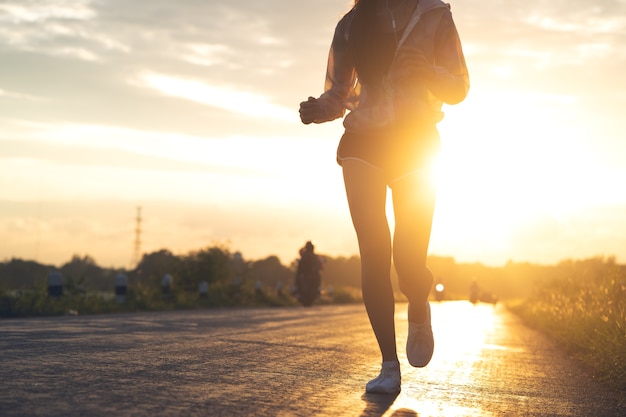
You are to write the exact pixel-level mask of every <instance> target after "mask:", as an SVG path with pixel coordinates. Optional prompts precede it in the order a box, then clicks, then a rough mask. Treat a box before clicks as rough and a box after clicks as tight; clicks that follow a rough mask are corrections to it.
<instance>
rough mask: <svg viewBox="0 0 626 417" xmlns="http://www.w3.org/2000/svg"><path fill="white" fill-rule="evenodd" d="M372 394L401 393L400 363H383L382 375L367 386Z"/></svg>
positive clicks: (367, 390) (367, 389)
mask: <svg viewBox="0 0 626 417" xmlns="http://www.w3.org/2000/svg"><path fill="white" fill-rule="evenodd" d="M365 392H367V393H370V394H397V393H399V392H400V363H399V362H398V361H389V362H383V366H382V369H381V370H380V374H379V375H378V376H377V377H376V378H374V379H372V380H371V381H370V382H368V383H367V385H365Z"/></svg>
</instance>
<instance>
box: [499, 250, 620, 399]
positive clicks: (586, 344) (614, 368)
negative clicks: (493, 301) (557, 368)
mask: <svg viewBox="0 0 626 417" xmlns="http://www.w3.org/2000/svg"><path fill="white" fill-rule="evenodd" d="M555 275H556V276H555V278H554V279H552V280H549V281H546V282H543V283H540V284H538V285H537V286H536V288H535V290H534V292H533V294H532V295H531V297H529V298H528V299H527V300H525V301H523V302H522V303H519V304H516V305H514V306H511V309H512V310H513V311H514V312H515V313H517V314H518V315H519V316H520V317H521V318H522V319H523V320H524V321H525V323H526V324H528V325H529V326H531V327H533V328H536V329H538V330H539V331H541V332H543V333H545V334H547V335H548V336H550V337H551V338H552V339H554V340H555V341H556V342H557V343H558V344H559V345H561V346H562V347H564V348H565V349H566V351H567V352H569V353H570V354H571V355H573V356H574V357H575V358H577V359H579V360H581V361H582V362H583V363H585V364H586V365H587V366H588V367H589V368H590V369H591V370H592V372H593V376H594V377H595V378H597V379H599V380H602V381H604V382H606V383H608V384H609V385H611V386H613V387H615V388H617V389H618V390H619V391H620V392H622V393H626V268H624V267H620V266H618V265H615V264H614V262H612V261H611V260H609V261H603V260H599V259H595V260H588V261H583V262H569V261H568V262H566V263H563V264H560V265H559V266H557V268H556V269H555Z"/></svg>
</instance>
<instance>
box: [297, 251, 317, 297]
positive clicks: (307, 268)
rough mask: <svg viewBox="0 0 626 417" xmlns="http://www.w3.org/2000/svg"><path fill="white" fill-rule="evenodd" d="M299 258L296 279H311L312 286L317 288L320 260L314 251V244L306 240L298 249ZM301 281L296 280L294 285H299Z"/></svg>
mask: <svg viewBox="0 0 626 417" xmlns="http://www.w3.org/2000/svg"><path fill="white" fill-rule="evenodd" d="M299 254H300V260H299V262H298V271H297V274H296V277H297V280H302V279H313V280H314V283H313V287H314V288H319V287H320V285H321V283H322V282H321V281H322V279H321V270H322V262H321V260H320V258H319V256H317V254H316V253H315V246H314V245H313V243H312V242H311V241H308V242H306V244H305V245H304V247H303V248H301V249H300V251H299ZM301 285H302V283H301V282H297V283H296V287H301Z"/></svg>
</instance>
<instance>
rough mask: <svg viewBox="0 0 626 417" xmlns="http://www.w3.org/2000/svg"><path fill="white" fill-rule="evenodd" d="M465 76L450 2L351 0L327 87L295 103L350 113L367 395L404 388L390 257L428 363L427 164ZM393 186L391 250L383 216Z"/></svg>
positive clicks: (418, 351)
mask: <svg viewBox="0 0 626 417" xmlns="http://www.w3.org/2000/svg"><path fill="white" fill-rule="evenodd" d="M468 90H469V76H468V73H467V68H466V65H465V58H464V56H463V51H462V48H461V42H460V40H459V36H458V34H457V30H456V27H455V24H454V21H453V19H452V15H451V12H450V7H449V5H447V4H445V3H443V2H442V1H440V0H360V1H359V0H356V1H355V3H354V6H353V7H352V8H351V10H350V11H349V12H348V13H346V15H344V17H343V18H342V19H341V20H340V21H339V23H338V24H337V26H336V29H335V33H334V37H333V40H332V44H331V48H330V53H329V58H328V66H327V73H326V83H325V88H324V93H323V94H322V95H321V96H320V97H319V98H314V97H309V98H308V99H307V101H304V102H302V103H300V118H301V120H302V122H303V123H305V124H309V123H323V122H327V121H331V120H334V119H337V118H340V117H343V116H344V114H345V112H346V110H350V113H349V114H348V115H346V117H345V119H344V121H343V125H344V127H345V132H344V134H343V136H342V137H341V140H340V142H339V146H338V149H337V162H338V163H339V165H341V166H342V168H343V177H344V183H345V188H346V195H347V199H348V205H349V207H350V214H351V216H352V222H353V224H354V229H355V231H356V235H357V239H358V243H359V251H360V255H361V282H362V291H363V299H364V302H365V306H366V309H367V313H368V316H369V319H370V322H371V325H372V329H373V331H374V334H375V335H376V338H377V341H378V344H379V347H380V350H381V354H382V361H383V362H382V369H381V372H380V374H379V375H378V377H376V378H374V379H373V380H371V381H369V382H368V383H367V385H366V391H367V392H371V393H387V394H393V393H398V392H399V391H400V364H399V362H398V355H397V352H396V335H395V329H394V295H393V291H392V287H391V279H390V269H391V260H392V257H393V262H394V266H395V269H396V272H397V275H398V279H399V283H400V289H401V291H402V292H403V293H404V295H405V296H406V297H407V299H408V300H409V308H408V321H409V336H408V339H407V344H406V349H407V357H408V360H409V362H410V364H411V365H413V366H417V367H423V366H426V365H427V364H428V363H429V362H430V359H431V357H432V354H433V349H434V340H433V333H432V328H431V317H430V305H429V303H428V294H429V292H430V288H431V286H432V281H433V277H432V274H431V272H430V271H429V269H428V268H427V266H426V256H427V253H428V244H429V240H430V231H431V225H432V218H433V212H434V206H435V189H434V185H433V183H432V181H431V178H430V167H431V165H432V163H433V160H434V158H435V157H436V155H437V153H438V150H439V146H440V143H439V133H438V131H437V127H436V125H437V123H438V122H439V121H440V120H441V119H442V118H443V113H442V112H441V106H442V102H445V103H448V104H455V103H458V102H460V101H462V100H463V99H464V98H465V96H466V95H467V92H468ZM388 187H389V188H390V189H391V193H392V200H393V210H394V217H395V230H394V234H393V246H392V238H391V232H390V230H389V224H388V221H387V217H386V213H385V205H386V198H387V197H386V195H387V188H388Z"/></svg>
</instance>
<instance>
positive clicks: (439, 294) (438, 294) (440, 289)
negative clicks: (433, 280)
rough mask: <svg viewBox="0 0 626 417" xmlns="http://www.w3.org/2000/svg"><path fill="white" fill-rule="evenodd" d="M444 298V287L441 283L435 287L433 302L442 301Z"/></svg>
mask: <svg viewBox="0 0 626 417" xmlns="http://www.w3.org/2000/svg"><path fill="white" fill-rule="evenodd" d="M445 298H446V287H445V286H444V285H443V283H441V282H438V283H437V284H436V285H435V300H437V301H443V300H444V299H445Z"/></svg>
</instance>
